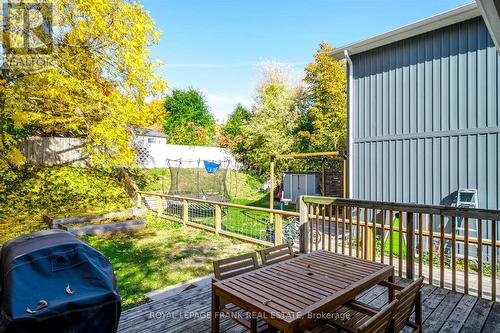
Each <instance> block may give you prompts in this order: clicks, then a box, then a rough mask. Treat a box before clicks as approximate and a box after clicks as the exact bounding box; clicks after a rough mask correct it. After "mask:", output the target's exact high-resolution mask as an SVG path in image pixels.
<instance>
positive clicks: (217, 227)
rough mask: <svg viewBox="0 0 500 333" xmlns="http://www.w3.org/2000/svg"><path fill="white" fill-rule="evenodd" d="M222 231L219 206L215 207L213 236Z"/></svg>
mask: <svg viewBox="0 0 500 333" xmlns="http://www.w3.org/2000/svg"><path fill="white" fill-rule="evenodd" d="M221 229H222V210H221V207H220V205H215V234H217V235H218V234H219V231H221Z"/></svg>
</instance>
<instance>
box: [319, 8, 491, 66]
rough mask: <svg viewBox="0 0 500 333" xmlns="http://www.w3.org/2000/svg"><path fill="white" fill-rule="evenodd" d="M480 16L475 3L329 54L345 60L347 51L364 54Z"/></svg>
mask: <svg viewBox="0 0 500 333" xmlns="http://www.w3.org/2000/svg"><path fill="white" fill-rule="evenodd" d="M478 16H481V12H480V10H479V8H478V6H477V4H476V3H475V2H473V3H470V4H468V5H464V6H461V7H458V8H455V9H452V10H449V11H447V12H444V13H441V14H437V15H435V16H431V17H428V18H426V19H423V20H420V21H417V22H415V23H411V24H407V25H404V26H402V27H400V28H397V29H394V30H391V31H388V32H385V33H382V34H380V35H376V36H373V37H370V38H367V39H364V40H361V41H359V42H355V43H352V44H348V45H345V46H343V47H339V48H336V49H334V50H333V51H331V52H329V53H328V54H329V55H331V56H332V57H334V58H336V59H343V58H344V51H345V50H347V52H348V53H349V55H354V54H358V53H362V52H365V51H368V50H371V49H374V48H377V47H380V46H384V45H387V44H391V43H394V42H397V41H400V40H403V39H407V38H410V37H414V36H417V35H420V34H423V33H426V32H429V31H432V30H436V29H439V28H443V27H446V26H449V25H452V24H455V23H458V22H462V21H466V20H469V19H472V18H474V17H478Z"/></svg>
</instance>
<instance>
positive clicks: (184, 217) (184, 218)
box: [182, 200, 189, 225]
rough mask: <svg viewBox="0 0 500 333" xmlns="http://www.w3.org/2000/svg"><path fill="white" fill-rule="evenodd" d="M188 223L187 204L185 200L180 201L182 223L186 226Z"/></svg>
mask: <svg viewBox="0 0 500 333" xmlns="http://www.w3.org/2000/svg"><path fill="white" fill-rule="evenodd" d="M188 222H189V204H188V201H187V200H182V223H184V225H186V224H187V223H188Z"/></svg>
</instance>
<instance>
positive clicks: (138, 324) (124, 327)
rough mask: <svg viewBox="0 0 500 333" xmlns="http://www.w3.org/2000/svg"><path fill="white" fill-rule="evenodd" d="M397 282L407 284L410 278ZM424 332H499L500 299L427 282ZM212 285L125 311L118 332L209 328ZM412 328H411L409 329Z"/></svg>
mask: <svg viewBox="0 0 500 333" xmlns="http://www.w3.org/2000/svg"><path fill="white" fill-rule="evenodd" d="M398 283H400V284H406V283H408V281H407V280H399V281H398ZM386 291H387V289H386V288H384V287H381V286H376V287H373V288H372V289H370V290H369V291H367V292H366V293H365V294H363V295H361V296H360V297H359V298H358V299H359V300H360V301H363V302H365V303H368V304H370V305H372V306H376V307H381V306H383V305H384V304H386V303H387V296H388V294H387V292H386ZM422 301H423V303H422V304H423V305H422V307H423V319H424V325H423V331H424V332H447V333H448V332H485V333H486V332H488V333H489V332H500V303H494V302H491V301H488V300H484V299H479V298H476V297H473V296H470V295H464V294H461V293H458V292H453V291H450V290H446V289H441V288H437V287H434V286H429V285H427V284H426V285H424V288H423V291H422ZM210 309H211V291H210V286H205V287H199V288H194V289H192V290H189V291H185V292H183V293H181V294H179V295H176V296H172V297H168V298H165V299H163V300H158V301H154V302H151V303H148V304H144V305H141V306H138V307H136V308H132V309H130V310H127V311H124V312H123V313H122V317H121V320H120V325H119V327H118V331H119V332H123V333H125V332H141V333H149V332H168V333H170V332H172V333H173V332H210ZM221 332H246V330H245V329H243V328H242V327H241V326H239V325H237V324H236V323H234V322H233V321H231V320H228V319H224V320H222V321H221ZM408 332H409V330H408Z"/></svg>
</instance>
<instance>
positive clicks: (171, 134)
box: [163, 88, 215, 146]
mask: <svg viewBox="0 0 500 333" xmlns="http://www.w3.org/2000/svg"><path fill="white" fill-rule="evenodd" d="M165 108H166V109H167V116H166V117H165V121H164V125H163V127H164V129H165V133H166V134H167V135H168V141H169V142H170V143H175V144H181V145H197V146H206V145H208V144H211V143H212V142H213V139H214V135H215V119H214V117H213V115H212V114H211V113H210V110H209V108H208V106H207V103H206V101H205V98H204V96H203V94H202V93H201V92H200V91H198V90H195V89H192V88H191V89H188V90H181V89H174V90H173V91H172V93H171V94H170V95H168V96H167V98H166V100H165Z"/></svg>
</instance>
